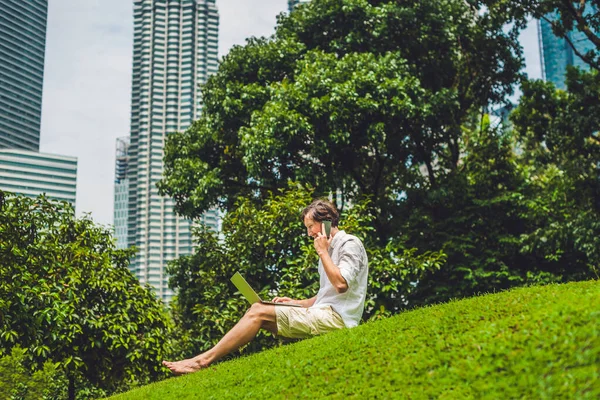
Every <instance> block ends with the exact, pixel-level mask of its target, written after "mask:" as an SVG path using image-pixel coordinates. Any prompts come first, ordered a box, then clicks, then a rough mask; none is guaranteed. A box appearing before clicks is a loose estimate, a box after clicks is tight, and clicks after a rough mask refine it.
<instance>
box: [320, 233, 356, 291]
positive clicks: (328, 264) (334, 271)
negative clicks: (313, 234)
mask: <svg viewBox="0 0 600 400" xmlns="http://www.w3.org/2000/svg"><path fill="white" fill-rule="evenodd" d="M330 243H331V239H329V240H328V239H327V236H325V235H323V234H321V233H319V236H318V237H317V238H316V239H315V249H316V250H317V254H318V255H319V258H321V263H322V264H323V269H324V270H325V273H326V274H327V279H329V282H331V284H332V285H333V287H334V288H335V290H336V292H338V293H344V292H346V291H347V290H348V282H346V279H345V278H344V277H343V276H342V273H341V272H340V269H339V268H338V266H337V265H335V264H334V263H333V260H332V259H331V257H330V256H329V252H328V251H327V249H328V248H329V245H330Z"/></svg>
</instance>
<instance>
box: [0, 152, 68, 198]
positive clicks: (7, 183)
mask: <svg viewBox="0 0 600 400" xmlns="http://www.w3.org/2000/svg"><path fill="white" fill-rule="evenodd" d="M76 188H77V158H75V157H69V156H59V155H56V154H44V153H38V152H34V151H29V150H20V149H0V189H2V190H4V191H7V192H11V193H17V194H21V195H24V196H27V197H37V196H39V195H40V194H45V195H46V196H47V197H48V198H50V199H53V200H60V201H66V202H68V203H71V205H72V206H73V207H75V195H76Z"/></svg>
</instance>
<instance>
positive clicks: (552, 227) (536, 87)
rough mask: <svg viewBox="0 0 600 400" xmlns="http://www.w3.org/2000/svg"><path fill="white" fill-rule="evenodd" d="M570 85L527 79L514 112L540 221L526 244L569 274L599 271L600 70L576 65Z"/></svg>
mask: <svg viewBox="0 0 600 400" xmlns="http://www.w3.org/2000/svg"><path fill="white" fill-rule="evenodd" d="M566 85H567V91H562V90H556V89H555V88H554V86H553V85H552V84H551V83H545V82H541V81H526V82H524V83H523V96H522V97H521V100H520V102H519V106H518V107H517V109H516V110H515V112H514V114H513V116H512V121H513V123H514V128H515V131H516V134H517V137H518V139H519V145H520V146H521V148H522V149H523V160H524V163H525V165H526V168H527V173H528V181H529V183H530V185H529V190H530V193H528V194H527V199H528V203H527V206H528V209H529V210H530V212H531V213H532V214H534V215H535V218H533V219H534V220H535V222H536V224H535V226H534V229H532V230H531V232H530V233H528V235H527V236H526V237H525V239H526V240H525V250H526V251H527V252H530V253H532V254H536V255H537V256H538V258H539V259H540V263H546V264H549V265H553V268H554V269H555V270H556V274H557V275H559V276H561V277H562V279H564V280H569V279H586V278H589V277H593V276H595V277H596V278H598V276H599V273H598V267H599V266H600V239H599V238H600V136H599V133H598V132H600V74H599V73H598V71H593V70H592V71H591V72H583V71H580V70H577V69H569V71H568V72H567V79H566Z"/></svg>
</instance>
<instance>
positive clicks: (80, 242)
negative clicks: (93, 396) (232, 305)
mask: <svg viewBox="0 0 600 400" xmlns="http://www.w3.org/2000/svg"><path fill="white" fill-rule="evenodd" d="M131 255H132V251H124V250H117V249H116V248H115V243H114V239H113V238H112V236H111V232H110V231H109V229H108V228H104V227H102V226H98V225H95V224H94V223H93V222H92V220H91V219H89V218H88V217H84V218H80V219H76V218H75V216H74V211H73V209H72V208H71V207H70V206H69V205H68V204H66V203H57V202H53V201H49V200H47V199H46V198H44V197H38V198H36V199H29V198H26V197H20V196H13V195H10V194H7V193H4V192H0V259H1V260H2V263H1V264H0V332H1V333H0V356H1V355H6V354H9V353H10V351H11V349H13V348H15V347H21V348H23V349H24V359H25V363H24V365H25V366H26V367H27V368H31V369H32V370H34V369H38V368H41V366H42V365H43V363H44V362H46V361H52V362H53V363H55V364H56V365H57V366H58V368H60V370H62V371H64V372H65V373H66V375H67V377H68V378H69V380H70V393H69V396H70V397H71V398H73V396H74V394H75V393H74V391H76V390H77V388H79V389H81V390H83V389H84V388H87V389H85V390H88V391H90V393H94V389H93V387H97V388H100V389H103V390H106V391H108V392H111V391H114V390H117V389H124V388H127V387H130V386H131V385H135V384H137V383H139V382H148V381H150V380H155V379H157V378H159V377H161V376H164V374H165V372H164V371H163V370H161V368H160V361H161V360H162V359H163V358H164V357H165V356H166V352H167V351H168V342H167V341H166V340H165V338H168V337H169V335H170V332H171V322H170V319H169V318H168V315H167V314H166V312H165V311H164V309H163V306H162V305H161V304H160V302H159V301H158V300H156V298H155V296H154V295H153V293H152V292H151V291H150V290H149V289H148V288H144V287H141V286H140V285H139V283H138V282H137V280H136V279H135V277H134V276H133V275H132V274H131V273H130V272H129V270H128V268H127V267H128V264H129V258H130V256H131ZM75 385H77V387H75Z"/></svg>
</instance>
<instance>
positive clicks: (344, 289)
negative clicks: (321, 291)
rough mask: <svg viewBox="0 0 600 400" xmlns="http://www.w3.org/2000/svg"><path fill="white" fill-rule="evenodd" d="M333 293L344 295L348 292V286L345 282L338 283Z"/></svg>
mask: <svg viewBox="0 0 600 400" xmlns="http://www.w3.org/2000/svg"><path fill="white" fill-rule="evenodd" d="M335 291H336V292H338V293H339V294H342V293H346V292H347V291H348V284H347V283H346V281H343V282H340V283H338V284H337V285H335Z"/></svg>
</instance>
